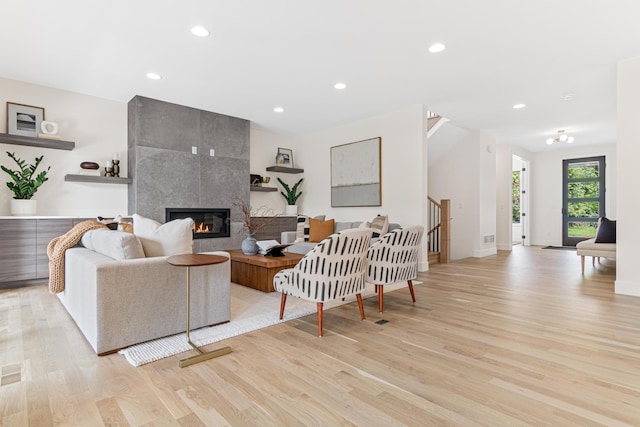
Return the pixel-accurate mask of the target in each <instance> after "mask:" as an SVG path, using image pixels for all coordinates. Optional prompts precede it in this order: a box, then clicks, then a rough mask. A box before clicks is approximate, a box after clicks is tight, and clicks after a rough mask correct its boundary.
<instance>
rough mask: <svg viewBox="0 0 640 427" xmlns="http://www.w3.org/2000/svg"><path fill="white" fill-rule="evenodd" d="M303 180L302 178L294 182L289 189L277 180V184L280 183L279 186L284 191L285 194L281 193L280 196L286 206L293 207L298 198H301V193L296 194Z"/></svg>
mask: <svg viewBox="0 0 640 427" xmlns="http://www.w3.org/2000/svg"><path fill="white" fill-rule="evenodd" d="M303 179H304V178H300V180H299V181H298V182H296V183H295V184H294V185H293V187H289V186H288V185H287V183H286V182H284V181H283V180H281V179H280V178H278V182H279V183H280V185H282V188H284V191H286V194H285V193H284V192H283V191H281V192H280V194H282V197H284V199H285V200H286V201H287V204H288V205H295V204H296V202H297V201H298V198H299V197H300V196H302V191H301V192H299V193H298V187H299V186H300V184H301V183H302V180H303Z"/></svg>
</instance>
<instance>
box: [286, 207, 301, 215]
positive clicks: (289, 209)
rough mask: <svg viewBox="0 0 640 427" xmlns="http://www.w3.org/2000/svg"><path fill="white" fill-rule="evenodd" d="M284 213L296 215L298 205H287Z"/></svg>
mask: <svg viewBox="0 0 640 427" xmlns="http://www.w3.org/2000/svg"><path fill="white" fill-rule="evenodd" d="M285 213H286V214H287V215H291V216H295V215H298V205H287V208H286V210H285Z"/></svg>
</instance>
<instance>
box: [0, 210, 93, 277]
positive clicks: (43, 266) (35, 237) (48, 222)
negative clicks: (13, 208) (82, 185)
mask: <svg viewBox="0 0 640 427" xmlns="http://www.w3.org/2000/svg"><path fill="white" fill-rule="evenodd" d="M87 219H94V218H70V217H56V218H32V217H29V218H19V217H16V218H9V219H0V289H7V288H13V287H17V286H23V285H29V284H35V283H41V281H42V279H47V278H48V277H49V258H48V257H47V245H48V244H49V242H50V241H51V240H52V239H53V238H55V237H58V236H61V235H63V234H64V233H66V232H67V231H69V230H71V228H72V227H73V226H74V225H76V224H77V223H79V222H82V221H85V220H87Z"/></svg>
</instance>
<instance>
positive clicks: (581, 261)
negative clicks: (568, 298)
mask: <svg viewBox="0 0 640 427" xmlns="http://www.w3.org/2000/svg"><path fill="white" fill-rule="evenodd" d="M580 264H581V265H582V274H583V275H584V255H581V256H580Z"/></svg>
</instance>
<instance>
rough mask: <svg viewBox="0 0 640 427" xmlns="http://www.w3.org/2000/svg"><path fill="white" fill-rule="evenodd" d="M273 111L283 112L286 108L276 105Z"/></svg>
mask: <svg viewBox="0 0 640 427" xmlns="http://www.w3.org/2000/svg"><path fill="white" fill-rule="evenodd" d="M273 111H274V112H276V113H282V112H283V111H284V108H282V107H275V108H274V109H273Z"/></svg>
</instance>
